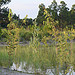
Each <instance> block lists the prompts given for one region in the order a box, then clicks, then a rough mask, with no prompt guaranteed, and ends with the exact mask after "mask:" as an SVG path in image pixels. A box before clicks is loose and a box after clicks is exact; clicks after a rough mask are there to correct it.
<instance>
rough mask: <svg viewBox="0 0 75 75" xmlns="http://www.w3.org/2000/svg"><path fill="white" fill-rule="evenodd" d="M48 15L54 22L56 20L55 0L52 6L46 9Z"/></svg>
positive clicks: (56, 8)
mask: <svg viewBox="0 0 75 75" xmlns="http://www.w3.org/2000/svg"><path fill="white" fill-rule="evenodd" d="M47 10H48V12H49V14H50V15H51V16H52V18H53V19H54V20H58V5H57V2H56V0H53V2H52V4H51V5H50V6H49V8H47Z"/></svg>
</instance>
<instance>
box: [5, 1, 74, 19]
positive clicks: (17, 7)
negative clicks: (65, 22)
mask: <svg viewBox="0 0 75 75" xmlns="http://www.w3.org/2000/svg"><path fill="white" fill-rule="evenodd" d="M52 1H53V0H11V2H10V3H9V4H7V5H5V7H8V8H10V9H12V12H13V13H16V14H17V15H20V18H24V17H25V16H26V15H28V18H33V19H34V18H36V17H37V14H38V11H39V8H38V6H39V4H41V3H43V4H44V5H45V7H46V8H47V7H48V6H49V5H50V4H51V2H52ZM56 1H57V3H58V4H60V1H61V0H56ZM63 1H65V3H66V4H67V6H68V7H69V8H70V9H71V7H72V5H73V4H75V0H63Z"/></svg>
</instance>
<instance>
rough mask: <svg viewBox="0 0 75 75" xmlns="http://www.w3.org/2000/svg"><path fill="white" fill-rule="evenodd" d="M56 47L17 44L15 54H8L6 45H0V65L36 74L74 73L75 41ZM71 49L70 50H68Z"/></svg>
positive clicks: (74, 74)
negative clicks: (71, 44) (71, 45)
mask: <svg viewBox="0 0 75 75" xmlns="http://www.w3.org/2000/svg"><path fill="white" fill-rule="evenodd" d="M67 45H68V46H65V47H64V46H62V47H63V48H61V49H59V50H58V53H57V54H56V47H55V46H53V45H52V46H51V47H45V46H39V47H34V46H33V47H32V46H28V45H25V46H18V48H17V49H16V55H15V53H13V55H12V56H9V55H8V50H7V46H0V66H1V67H3V68H8V67H9V69H10V70H13V71H21V72H24V73H29V74H35V75H36V74H37V75H40V74H41V75H75V43H73V47H72V49H71V47H70V44H69V43H68V44H67ZM70 51H71V52H70Z"/></svg>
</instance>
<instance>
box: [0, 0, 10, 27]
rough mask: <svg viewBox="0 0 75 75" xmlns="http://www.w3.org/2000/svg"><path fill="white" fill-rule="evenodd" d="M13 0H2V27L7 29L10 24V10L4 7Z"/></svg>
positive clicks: (0, 2)
mask: <svg viewBox="0 0 75 75" xmlns="http://www.w3.org/2000/svg"><path fill="white" fill-rule="evenodd" d="M10 1H11V0H0V27H7V24H8V23H9V20H8V13H9V9H8V8H5V7H3V8H2V6H3V5H5V4H8V3H9V2H10Z"/></svg>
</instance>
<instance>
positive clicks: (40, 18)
mask: <svg viewBox="0 0 75 75" xmlns="http://www.w3.org/2000/svg"><path fill="white" fill-rule="evenodd" d="M44 9H45V5H44V4H43V3H41V4H40V5H39V12H38V15H37V18H36V22H37V24H38V25H42V24H43V21H45V15H44Z"/></svg>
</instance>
